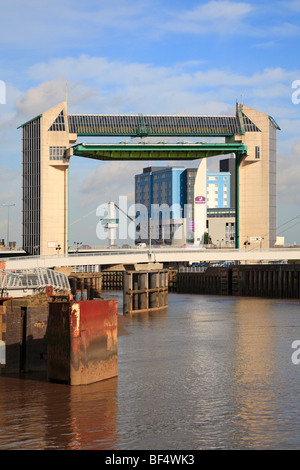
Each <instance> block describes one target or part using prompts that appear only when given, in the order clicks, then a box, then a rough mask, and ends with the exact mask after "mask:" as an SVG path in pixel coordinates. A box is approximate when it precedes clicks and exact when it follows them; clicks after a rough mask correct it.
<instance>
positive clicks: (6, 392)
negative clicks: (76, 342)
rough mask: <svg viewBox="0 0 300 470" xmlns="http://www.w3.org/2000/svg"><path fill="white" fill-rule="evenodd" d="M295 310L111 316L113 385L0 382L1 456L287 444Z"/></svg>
mask: <svg viewBox="0 0 300 470" xmlns="http://www.w3.org/2000/svg"><path fill="white" fill-rule="evenodd" d="M109 295H111V296H114V295H116V296H119V301H120V300H121V296H120V294H119V293H110V294H109ZM120 303H121V302H120ZM299 306H300V303H299V302H293V301H275V300H263V299H245V298H229V297H228V298H225V297H224V298H223V297H213V296H197V295H194V296H193V295H178V294H170V296H169V308H168V310H167V311H157V312H151V313H149V314H145V313H142V314H141V313H140V314H135V315H132V316H130V317H128V318H126V320H125V319H124V318H123V319H122V320H123V321H122V328H121V329H120V331H122V332H121V333H120V335H119V337H118V368H119V376H118V377H117V378H114V379H110V380H107V381H104V382H99V383H96V384H91V385H88V386H79V387H69V386H67V385H60V384H52V383H47V382H46V381H45V380H41V378H39V380H28V379H22V378H16V377H0V449H99V450H100V449H101V450H112V449H128V450H134V449H153V450H155V449H169V450H172V449H175V450H178V449H216V448H221V449H231V448H234V449H244V448H270V449H276V448H295V449H296V448H298V447H299V444H300V437H299V436H300V419H299V418H298V415H299V402H300V366H299V368H297V367H296V366H294V365H293V364H292V362H291V349H290V346H291V343H292V341H293V340H295V339H300V309H299ZM119 308H120V313H121V306H120V307H119ZM124 333H125V334H124ZM30 378H31V379H32V378H33V377H32V376H30Z"/></svg>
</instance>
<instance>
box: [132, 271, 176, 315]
mask: <svg viewBox="0 0 300 470" xmlns="http://www.w3.org/2000/svg"><path fill="white" fill-rule="evenodd" d="M167 306H168V270H167V269H157V270H149V271H124V274H123V313H124V315H126V314H131V313H137V312H146V311H151V310H159V309H165V308H167Z"/></svg>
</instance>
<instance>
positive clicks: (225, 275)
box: [176, 267, 230, 295]
mask: <svg viewBox="0 0 300 470" xmlns="http://www.w3.org/2000/svg"><path fill="white" fill-rule="evenodd" d="M229 274H230V271H229V269H228V268H220V267H212V268H208V269H207V270H206V271H205V272H178V273H177V282H176V291H177V292H178V293H189V294H215V295H229V294H230V282H229V277H230V276H229Z"/></svg>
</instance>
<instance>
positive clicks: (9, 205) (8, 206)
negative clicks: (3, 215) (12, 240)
mask: <svg viewBox="0 0 300 470" xmlns="http://www.w3.org/2000/svg"><path fill="white" fill-rule="evenodd" d="M15 205H16V203H15V202H14V203H13V204H2V206H3V207H7V246H8V245H9V208H10V207H12V206H15Z"/></svg>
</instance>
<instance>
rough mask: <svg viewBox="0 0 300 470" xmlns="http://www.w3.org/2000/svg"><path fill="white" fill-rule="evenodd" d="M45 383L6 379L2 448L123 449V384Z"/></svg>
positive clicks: (2, 381)
mask: <svg viewBox="0 0 300 470" xmlns="http://www.w3.org/2000/svg"><path fill="white" fill-rule="evenodd" d="M41 379H42V378H41V377H40V380H36V381H32V380H30V378H26V377H25V378H24V379H19V378H12V377H1V378H0V416H1V418H0V448H2V449H3V448H6V449H10V448H11V449H16V448H17V449H99V450H101V449H102V450H103V449H112V448H116V447H117V445H118V438H117V429H116V413H117V385H118V380H117V378H114V379H111V380H107V381H103V382H99V383H96V384H91V385H89V386H82V387H69V386H67V385H62V384H53V383H51V384H49V383H47V382H46V381H45V382H44V381H41ZM8 398H9V400H8Z"/></svg>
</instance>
